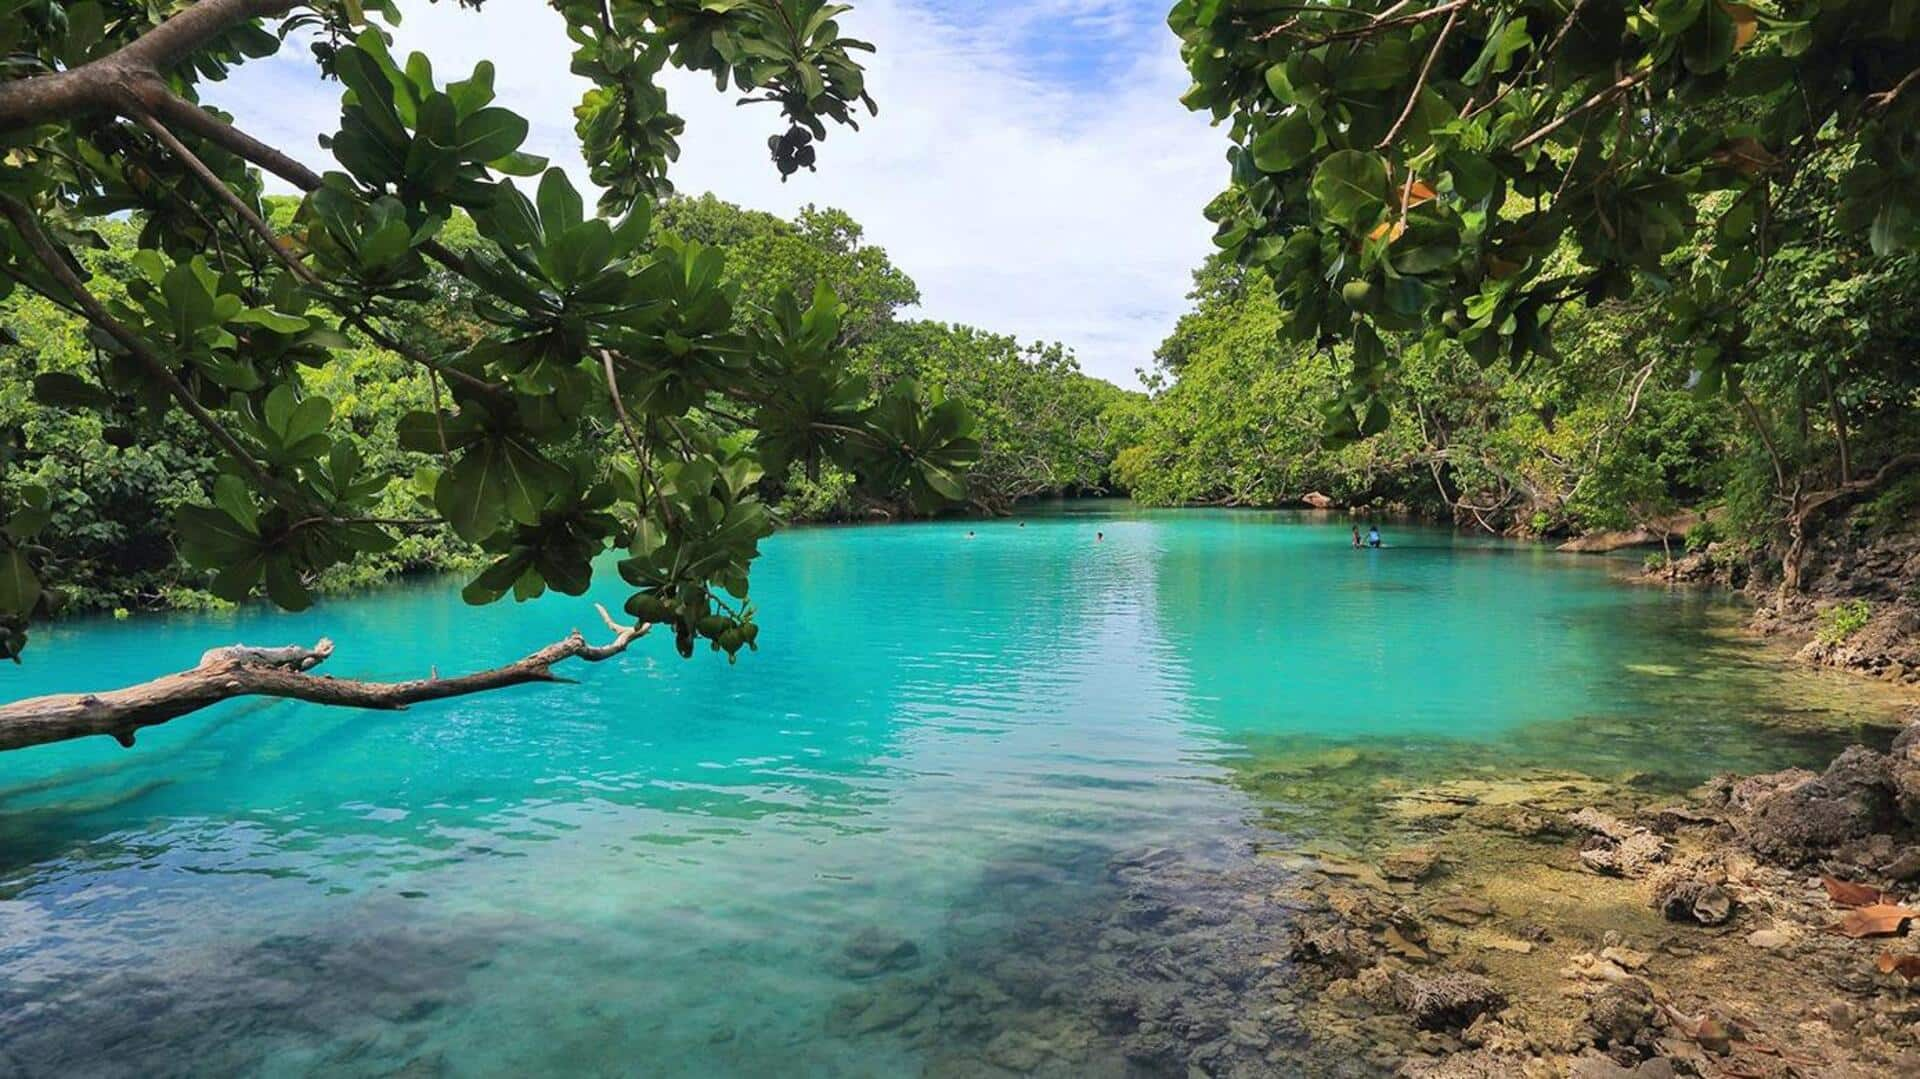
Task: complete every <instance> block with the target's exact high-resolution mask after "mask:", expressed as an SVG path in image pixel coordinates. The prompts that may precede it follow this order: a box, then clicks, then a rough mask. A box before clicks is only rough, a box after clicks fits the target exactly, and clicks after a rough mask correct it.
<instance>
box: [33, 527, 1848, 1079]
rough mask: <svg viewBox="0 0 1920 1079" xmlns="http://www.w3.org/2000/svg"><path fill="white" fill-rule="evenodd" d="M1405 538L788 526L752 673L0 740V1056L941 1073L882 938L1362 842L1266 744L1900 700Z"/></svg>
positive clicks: (1729, 738)
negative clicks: (1218, 862)
mask: <svg viewBox="0 0 1920 1079" xmlns="http://www.w3.org/2000/svg"><path fill="white" fill-rule="evenodd" d="M969 529H972V530H974V531H976V532H977V535H976V536H975V538H973V539H967V538H966V533H967V531H968V530H969ZM1096 529H1099V530H1102V531H1104V532H1105V533H1106V539H1105V541H1104V542H1095V540H1094V533H1095V530H1096ZM1389 533H1390V535H1389V538H1390V539H1391V540H1392V541H1393V542H1394V544H1395V546H1394V547H1393V548H1392V549H1390V550H1386V551H1377V552H1376V551H1364V552H1355V551H1351V550H1348V549H1347V548H1346V542H1347V540H1346V536H1347V534H1346V526H1345V524H1344V522H1339V521H1320V520H1317V519H1313V518H1303V517H1293V516H1287V515H1280V514H1264V513H1249V512H1224V511H1223V512H1203V511H1183V512H1177V513H1154V512H1144V511H1137V510H1134V509H1132V508H1131V507H1128V506H1126V505H1125V504H1087V505H1082V506H1078V507H1075V508H1073V509H1072V510H1071V511H1069V512H1064V513H1052V514H1043V515H1037V516H1034V517H1031V518H1028V519H1027V521H1026V524H1025V526H1024V527H1022V526H1021V525H1020V524H1019V523H1018V522H1013V521H1009V522H995V523H989V524H980V523H972V524H968V523H958V524H932V525H913V526H898V527H876V528H857V529H813V530H800V531H795V532H791V533H787V534H784V535H781V536H779V537H776V538H775V539H774V540H773V541H771V542H770V543H769V544H767V548H766V550H767V555H766V557H765V559H763V561H762V562H761V564H760V565H759V566H758V568H757V569H756V577H755V590H756V601H757V602H758V603H759V605H760V606H761V607H762V609H763V611H764V622H765V629H764V632H763V634H762V637H761V643H762V650H761V651H760V652H759V653H758V654H757V655H752V656H749V657H746V658H743V660H742V662H741V663H740V664H739V665H738V666H737V667H729V666H728V665H727V664H726V663H725V662H724V660H722V659H720V658H718V657H715V656H713V655H711V654H708V653H701V654H700V655H699V656H698V657H697V658H696V659H695V660H694V661H693V662H682V661H680V660H678V659H677V658H676V657H674V656H673V655H672V652H671V645H670V643H669V642H667V641H664V640H661V641H648V642H643V644H642V646H640V647H638V648H636V649H635V650H634V651H633V652H632V653H630V654H629V655H627V656H625V657H622V658H621V659H619V660H617V661H614V662H610V663H607V664H602V665H599V666H580V667H577V668H575V669H573V670H571V671H570V672H568V673H570V674H572V675H574V676H576V677H579V678H581V679H582V684H581V685H578V686H571V687H558V688H527V689H518V690H512V691H508V692H504V693H499V694H493V695H489V696H482V697H477V698H467V699H465V700H461V701H454V702H448V703H445V704H441V705H433V706H423V707H421V708H419V709H417V710H415V711H413V712H410V713H402V714H398V715H379V714H359V713H350V712H344V711H336V710H328V709H320V708H314V707H309V706H304V705H298V704H289V703H259V702H251V703H235V704H232V705H228V706H224V707H222V708H221V709H218V710H214V711H209V712H206V713H201V714H199V715H197V716H193V717H189V718H186V719H184V720H180V721H176V722H175V723H174V724H171V725H169V726H166V727H161V728H156V729H152V730H149V731H146V732H143V733H142V735H141V739H140V745H139V747H138V748H137V749H135V750H134V751H132V752H126V751H122V750H120V749H119V748H118V747H117V746H115V745H114V744H113V743H111V742H110V741H107V740H105V739H100V740H97V741H96V742H88V743H80V744H71V745H66V746H58V747H44V748H40V749H35V750H30V751H25V752H21V753H14V754H7V755H4V756H0V1074H8V1073H10V1072H19V1073H23V1074H50V1073H54V1072H65V1073H79V1072H84V1073H87V1074H109V1075H110V1074H126V1075H155V1074H175V1073H193V1074H227V1073H242V1074H263V1075H303V1074H311V1073H327V1074H386V1073H391V1072H395V1071H398V1070H401V1069H403V1068H404V1069H411V1071H412V1073H413V1074H419V1075H434V1074H458V1075H513V1074H532V1073H555V1072H564V1073H569V1074H594V1075H599V1074H607V1075H624V1074H663V1073H665V1074H687V1075H712V1074H767V1073H781V1074H853V1075H867V1074H872V1075H884V1074H901V1073H902V1072H907V1073H911V1072H914V1071H917V1070H919V1069H920V1068H922V1067H923V1066H926V1065H927V1064H929V1062H934V1061H951V1060H952V1059H954V1058H955V1056H956V1054H958V1055H959V1058H961V1059H970V1058H966V1057H965V1054H966V1052H968V1051H970V1047H969V1046H965V1045H956V1044H950V1043H952V1042H954V1041H955V1040H956V1039H957V1038H959V1037H960V1035H958V1034H956V1033H954V1032H953V1031H951V1030H947V1029H945V1028H942V1027H940V1026H939V1025H938V1024H936V1023H933V1022H932V1021H931V1020H930V1019H929V1018H928V1017H927V1016H926V1015H922V1016H919V1017H917V1018H916V1019H915V1020H914V1021H911V1022H902V1023H899V1024H893V1025H890V1026H888V1027H887V1028H885V1029H880V1030H877V1031H871V1032H864V1033H863V1032H860V1031H858V1030H849V1029H848V1028H847V1026H846V1024H844V1023H840V1024H837V1025H836V1023H835V1021H834V1018H833V1012H834V1008H835V1004H836V1001H839V1000H841V999H842V998H844V997H845V996H846V994H848V993H849V992H859V991H861V989H862V988H863V987H870V986H871V985H873V984H874V981H873V979H870V978H868V979H863V978H858V977H854V976H853V975H858V974H861V973H863V971H862V970H861V969H858V968H859V967H860V965H861V962H862V960H860V959H859V958H858V957H857V956H856V957H855V958H854V959H852V960H850V959H849V958H848V951H847V949H848V947H849V943H850V942H860V941H865V942H868V943H871V942H873V941H876V940H877V941H880V942H881V943H882V944H885V945H886V946H887V948H892V947H894V945H895V944H896V943H897V942H901V941H905V942H910V943H911V945H912V950H913V953H914V954H913V955H912V956H908V957H898V956H896V957H895V959H894V960H889V961H888V962H890V963H893V964H894V965H896V966H898V967H900V968H901V976H904V977H911V978H914V979H919V980H920V983H922V984H927V983H929V982H938V981H940V980H942V979H952V978H956V977H961V976H964V975H966V974H967V973H969V969H970V967H972V966H975V965H978V964H980V963H982V962H991V960H992V953H993V949H994V947H995V942H996V941H1000V940H1003V939H1004V940H1005V941H1006V942H1007V943H1006V944H1005V947H1006V948H1007V949H1013V948H1017V947H1018V944H1017V943H1016V942H1017V941H1018V939H1019V933H1020V928H1021V926H1022V925H1023V924H1026V923H1027V921H1028V920H1030V919H1031V918H1032V917H1033V916H1034V913H1035V909H1036V908H1038V907H1044V908H1046V909H1047V910H1050V911H1053V912H1055V913H1057V912H1060V911H1068V912H1071V911H1073V910H1075V909H1078V908H1081V907H1084V908H1086V909H1088V910H1089V911H1090V912H1091V911H1092V910H1093V909H1095V908H1097V907H1099V906H1100V905H1101V904H1103V903H1110V902H1112V901H1114V898H1115V896H1114V892H1113V888H1112V881H1111V874H1110V873H1109V872H1108V864H1109V859H1110V858H1111V857H1112V856H1113V854H1114V853H1115V852H1119V851H1126V850H1134V849H1138V848H1141V847H1143V846H1172V847H1178V848H1182V849H1207V848H1208V847H1209V845H1210V844H1211V845H1213V846H1214V847H1225V848H1235V849H1242V848H1250V847H1251V846H1252V844H1253V843H1254V841H1255V838H1256V835H1258V836H1259V837H1260V841H1261V842H1263V843H1265V844H1267V845H1277V846H1286V845H1288V844H1291V843H1296V842H1298V843H1306V842H1309V841H1311V840H1312V839H1313V838H1314V834H1315V832H1316V831H1317V830H1320V829H1321V828H1323V827H1325V828H1327V829H1328V830H1332V822H1333V819H1334V817H1335V816H1337V815H1338V813H1337V812H1336V810H1337V809H1339V808H1342V807H1330V806H1328V805H1325V804H1315V803H1313V802H1311V801H1310V800H1309V801H1306V802H1299V803H1287V802H1283V801H1276V798H1275V796H1274V794H1273V793H1272V790H1271V788H1270V786H1269V785H1266V784H1263V783H1262V782H1261V777H1262V776H1267V775H1271V774H1272V769H1273V768H1274V766H1275V763H1276V762H1279V765H1278V766H1279V768H1280V770H1281V771H1282V772H1283V773H1284V772H1285V770H1286V767H1287V762H1288V761H1291V760H1299V759H1303V758H1304V759H1311V758H1312V757H1313V756H1314V755H1315V754H1322V755H1324V754H1325V753H1327V752H1328V751H1329V749H1338V750H1342V751H1357V752H1359V753H1361V754H1364V756H1365V759H1366V760H1367V761H1369V762H1370V767H1372V768H1373V769H1374V770H1375V771H1376V772H1377V771H1382V770H1385V771H1395V772H1400V773H1404V774H1406V775H1408V776H1416V775H1419V774H1423V773H1430V774H1434V775H1440V774H1446V773H1450V772H1457V771H1460V770H1465V769H1488V768H1493V769H1517V768H1521V767H1529V766H1549V767H1570V768H1581V769H1587V770H1592V771H1595V772H1597V773H1600V774H1607V775H1615V774H1620V773H1623V772H1629V771H1633V772H1641V773H1645V778H1644V780H1643V781H1644V782H1648V783H1652V784H1656V785H1661V786H1671V787H1674V788H1676V789H1677V788H1679V787H1682V786H1685V785H1687V784H1689V783H1692V782H1695V781H1697V780H1699V779H1701V778H1704V777H1705V776H1707V775H1709V774H1711V773H1713V772H1715V771H1720V770H1726V769H1729V768H1745V769H1751V768H1763V767H1776V766H1780V765H1783V764H1787V763H1803V762H1809V761H1813V760H1816V759H1819V758H1820V757H1822V756H1823V755H1824V754H1826V753H1827V752H1829V751H1830V749H1831V743H1832V740H1833V738H1832V736H1816V735H1793V736H1790V735H1785V734H1781V733H1778V732H1777V731H1774V730H1772V729H1771V728H1767V727H1761V726H1756V725H1754V723H1753V722H1752V721H1753V720H1754V719H1756V718H1760V717H1763V716H1764V715H1766V714H1767V713H1770V712H1785V711H1789V710H1805V709H1808V708H1812V709H1814V710H1815V711H1819V712H1824V713H1831V714H1827V715H1822V716H1819V717H1817V718H1820V719H1821V720H1822V722H1823V724H1824V725H1826V726H1828V727H1839V728H1845V727H1846V726H1847V724H1848V723H1850V722H1854V721H1859V722H1865V721H1868V720H1871V719H1873V718H1876V715H1875V713H1876V710H1877V708H1878V707H1879V706H1878V705H1877V704H1876V703H1875V701H1874V699H1873V698H1871V697H1868V696H1865V695H1859V694H1855V693H1853V692H1851V690H1850V689H1849V686H1848V684H1845V683H1840V682H1837V681H1820V680H1804V679H1803V680H1798V681H1789V680H1785V679H1783V677H1782V676H1780V675H1779V674H1778V672H1777V671H1776V670H1775V668H1774V666H1773V664H1772V663H1771V662H1769V661H1767V660H1766V659H1764V658H1763V657H1761V656H1760V655H1759V654H1758V653H1757V652H1756V651H1755V649H1754V647H1753V646H1752V645H1749V644H1745V643H1742V642H1739V641H1737V640H1735V641H1730V640H1728V639H1727V638H1725V637H1724V636H1722V635H1717V634H1716V633H1714V632H1713V631H1714V630H1715V628H1716V627H1717V626H1720V625H1723V624H1724V623H1725V622H1726V620H1727V618H1726V612H1724V611H1723V610H1719V609H1717V608H1716V607H1715V606H1714V605H1713V604H1712V603H1711V602H1709V601H1707V600H1704V599H1702V598H1700V597H1698V596H1687V595H1676V594H1670V593H1665V592H1660V591H1654V590H1645V589H1634V588H1627V587H1622V586H1619V585H1616V584H1613V583H1611V582H1609V581H1608V579H1607V574H1606V568H1605V566H1604V565H1603V564H1602V563H1600V562H1596V561H1592V560H1582V559H1576V558H1570V557H1566V556H1558V555H1554V554H1551V553H1548V552H1545V551H1541V550H1538V549H1534V548H1520V547H1513V546H1508V545H1502V544H1494V543H1490V542H1486V541H1478V540H1470V539H1465V538H1458V537H1454V536H1452V535H1450V534H1448V533H1443V532H1438V531H1427V530H1416V529H1411V528H1402V527H1395V528H1392V529H1390V530H1389ZM601 598H604V599H607V600H609V601H610V602H611V601H613V600H614V599H616V598H617V597H616V595H615V594H614V593H613V592H611V591H609V592H608V593H607V595H605V596H603V597H601ZM596 622H597V618H596V617H595V616H594V615H593V614H592V613H591V610H590V607H589V606H588V605H587V603H586V602H585V601H581V600H571V599H567V598H565V597H556V598H552V599H549V600H546V601H542V602H540V603H537V604H533V605H530V606H524V607H515V606H513V605H511V604H508V605H504V606H495V607H492V608H486V609H481V610H474V609H470V608H466V607H465V606H463V605H462V604H461V603H460V601H459V599H458V595H457V587H456V586H454V585H452V584H449V583H447V582H434V583H431V584H427V585H419V586H411V587H406V588H400V589H395V590H391V591H386V592H381V593H378V594H375V595H371V596H363V597H358V598H354V599H351V600H336V601H333V602H330V603H327V604H325V605H323V606H322V607H321V608H320V609H318V610H315V611H310V612H307V613H304V614H301V615H284V614H275V613H268V612H263V611H247V612H243V613H240V614H235V615H229V616H220V617H212V616H208V617H170V618H164V619H159V618H155V619H136V620H130V621H127V622H122V623H109V622H83V623H71V624H67V625H64V626H61V627H57V628H55V629H54V630H52V631H50V632H46V633H44V634H42V636H41V637H40V638H39V640H38V641H37V643H36V647H35V649H34V651H33V653H32V654H31V655H30V658H29V661H28V663H27V665H26V666H25V667H23V668H18V669H12V670H7V671H4V672H0V696H4V697H5V698H7V699H11V698H13V697H17V696H24V695H30V694H34V693H43V692H53V691H65V690H76V689H83V688H92V687H107V686H112V685H116V684H121V683H125V682H129V681H133V680H137V679H141V678H145V677H150V676H153V675H156V674H160V673H163V672H165V671H168V670H173V669H177V668H179V667H181V666H184V665H187V664H189V663H191V662H192V661H193V659H194V658H195V657H197V656H198V655H199V653H200V652H201V651H202V650H204V649H205V648H208V647H212V646H214V645H218V644H225V643H231V642H233V641H235V640H244V641H246V642H248V643H260V644H278V643H286V642H290V641H302V642H306V641H311V640H313V639H314V638H317V637H319V636H321V635H322V634H326V635H330V636H332V637H333V638H334V639H335V640H336V641H337V642H338V646H339V647H338V651H337V652H336V654H335V657H334V659H333V660H332V661H331V663H330V668H331V669H332V670H333V671H334V673H337V674H341V675H348V674H351V675H354V676H358V677H368V678H381V677H392V678H399V677H414V676H418V675H419V674H420V673H422V672H423V671H424V670H425V669H426V668H427V667H428V666H429V665H430V664H438V665H439V666H440V667H441V669H443V670H446V671H449V672H451V671H453V670H455V669H465V668H468V667H473V666H480V665H490V664H492V663H496V662H501V661H504V660H505V659H507V658H510V657H513V656H517V655H520V654H523V653H524V652H526V651H529V650H531V649H533V648H535V647H538V646H539V645H541V644H545V643H548V642H549V641H551V640H553V639H556V638H557V637H559V636H560V635H562V634H563V633H564V632H565V631H566V630H567V629H569V628H571V627H572V626H574V625H580V626H582V627H583V628H590V627H591V626H593V624H594V623H596ZM1349 808H1350V807H1349ZM1257 820H1263V821H1265V822H1266V824H1267V825H1268V828H1267V829H1266V830H1264V831H1261V832H1259V833H1256V832H1254V831H1252V830H1250V828H1249V826H1248V822H1250V821H1257ZM857 950H858V948H857V945H856V951H857ZM883 950H884V949H883ZM983 956H984V957H985V958H983ZM896 960H897V961H896ZM856 1025H857V1024H856ZM869 1025H871V1024H869ZM991 1033H992V1032H991V1031H986V1032H984V1033H982V1032H975V1034H978V1035H979V1036H981V1037H987V1036H990V1035H991ZM968 1036H969V1037H972V1036H974V1035H973V1034H970V1035H968ZM961 1070H965V1069H964V1068H962V1069H961Z"/></svg>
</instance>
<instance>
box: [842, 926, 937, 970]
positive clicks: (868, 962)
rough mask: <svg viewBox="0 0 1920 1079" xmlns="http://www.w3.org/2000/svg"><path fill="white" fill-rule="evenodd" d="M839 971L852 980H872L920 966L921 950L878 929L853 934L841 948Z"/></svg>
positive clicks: (870, 927)
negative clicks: (879, 976)
mask: <svg viewBox="0 0 1920 1079" xmlns="http://www.w3.org/2000/svg"><path fill="white" fill-rule="evenodd" d="M840 958H841V962H840V972H841V973H842V974H845V975H846V976H847V977H849V978H871V977H873V976H875V975H877V974H885V973H888V972H890V971H896V970H908V969H910V968H912V967H916V966H919V965H920V947H919V945H917V944H915V943H914V942H913V941H910V940H908V939H907V938H905V937H903V936H900V935H899V934H897V933H892V932H889V931H887V930H885V929H881V928H880V927H878V926H868V927H867V928H865V929H862V930H861V931H860V932H858V933H856V934H854V936H853V938H852V939H851V940H849V941H847V943H846V946H845V947H844V948H842V949H841V955H840Z"/></svg>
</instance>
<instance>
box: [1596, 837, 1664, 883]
mask: <svg viewBox="0 0 1920 1079" xmlns="http://www.w3.org/2000/svg"><path fill="white" fill-rule="evenodd" d="M1666 860H1667V841H1666V840H1664V839H1661V838H1660V837H1659V836H1658V835H1655V834H1654V833H1653V832H1650V831H1647V830H1646V829H1641V830H1640V831H1638V832H1635V833H1634V834H1632V835H1630V836H1628V837H1627V838H1625V839H1623V840H1614V839H1611V838H1608V837H1607V836H1603V835H1594V836H1591V837H1590V838H1588V840H1587V842H1586V845H1585V846H1583V847H1581V848H1580V864H1581V865H1584V866H1586V867H1587V868H1588V869H1590V870H1592V871H1593V872H1595V873H1599V874H1601V875H1602V876H1608V877H1628V878H1633V877H1644V876H1646V875H1647V873H1648V872H1650V871H1651V870H1652V869H1653V867H1654V866H1656V865H1658V864H1660V863H1661V862H1664V861H1666Z"/></svg>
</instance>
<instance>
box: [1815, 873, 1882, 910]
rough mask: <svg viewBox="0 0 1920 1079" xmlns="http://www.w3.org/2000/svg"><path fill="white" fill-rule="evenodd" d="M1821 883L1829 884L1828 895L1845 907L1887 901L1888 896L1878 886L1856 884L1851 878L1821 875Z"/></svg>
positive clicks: (1868, 905) (1867, 905)
mask: <svg viewBox="0 0 1920 1079" xmlns="http://www.w3.org/2000/svg"><path fill="white" fill-rule="evenodd" d="M1820 883H1821V884H1824V885H1826V886H1827V897H1828V898H1829V899H1832V900H1833V901H1834V903H1836V904H1838V905H1839V906H1843V907H1871V906H1874V905H1875V904H1878V903H1884V902H1886V901H1887V898H1888V897H1887V896H1886V895H1885V894H1884V893H1882V892H1881V891H1880V889H1878V888H1870V887H1868V886H1867V885H1864V884H1855V883H1854V882H1852V881H1850V880H1835V879H1834V878H1832V877H1821V878H1820Z"/></svg>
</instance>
